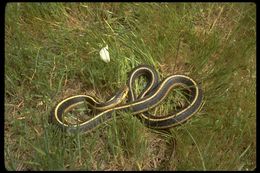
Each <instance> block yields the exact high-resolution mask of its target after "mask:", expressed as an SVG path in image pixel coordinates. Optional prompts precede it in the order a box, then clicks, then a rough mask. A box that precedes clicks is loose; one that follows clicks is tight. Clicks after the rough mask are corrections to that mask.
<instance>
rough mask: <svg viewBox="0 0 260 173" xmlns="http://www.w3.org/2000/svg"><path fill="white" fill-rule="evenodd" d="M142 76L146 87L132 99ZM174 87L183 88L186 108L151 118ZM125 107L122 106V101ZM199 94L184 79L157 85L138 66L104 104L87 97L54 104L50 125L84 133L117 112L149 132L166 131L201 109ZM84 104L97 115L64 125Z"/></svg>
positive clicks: (155, 78)
mask: <svg viewBox="0 0 260 173" xmlns="http://www.w3.org/2000/svg"><path fill="white" fill-rule="evenodd" d="M141 76H145V77H146V79H147V81H148V82H147V84H146V86H145V87H144V89H143V90H142V92H141V93H140V94H139V95H138V96H136V94H135V92H134V91H133V84H134V81H135V80H136V79H138V78H139V77H141ZM175 87H182V88H185V91H186V92H187V93H188V95H189V96H187V100H188V102H189V104H188V105H187V106H185V107H182V108H181V109H178V111H174V112H172V113H170V114H168V115H165V116H158V115H152V114H150V113H148V110H150V109H151V108H155V107H156V106H157V105H159V104H160V103H161V102H162V101H163V100H164V99H165V98H166V96H167V95H168V94H169V92H170V91H171V90H172V89H173V88H175ZM126 98H128V100H127V101H126V103H123V101H124V100H126ZM202 100H203V94H202V90H201V88H200V87H199V85H198V84H197V83H196V82H195V80H193V79H192V78H190V77H188V76H186V75H171V76H168V77H166V78H165V79H163V80H162V81H159V76H158V73H157V72H156V71H155V69H154V68H153V67H151V66H148V65H139V66H137V67H136V68H134V69H133V70H132V71H131V72H130V73H129V79H128V81H127V84H126V85H125V86H124V87H123V88H122V89H121V90H119V91H118V92H117V93H116V94H115V95H114V96H113V97H111V98H110V99H109V100H108V101H107V102H99V101H98V99H96V98H95V97H92V96H90V95H75V96H71V97H68V98H66V99H64V100H62V101H60V102H59V103H57V104H56V105H55V106H54V108H53V109H52V111H51V114H50V122H52V123H54V124H56V125H58V126H59V127H60V128H62V129H65V130H66V131H68V132H72V133H73V132H76V131H80V132H88V131H90V130H91V129H93V128H95V127H96V126H98V125H100V124H102V123H104V122H106V121H108V120H111V119H112V117H113V115H117V114H118V111H128V112H131V113H132V114H133V115H135V116H136V117H137V118H139V119H140V120H141V122H142V123H143V124H144V125H146V126H147V127H149V128H154V129H167V128H170V127H173V126H176V125H178V124H181V123H183V122H185V121H186V120H188V119H189V118H190V117H192V116H193V115H194V114H195V113H196V112H198V110H199V109H200V107H201V105H202ZM83 103H87V104H88V105H89V106H90V107H91V108H92V109H95V110H97V111H98V112H99V113H98V114H97V115H95V116H93V117H92V118H90V119H89V120H86V121H82V122H79V123H77V124H69V123H67V122H66V121H65V120H64V118H63V115H64V113H65V112H67V111H69V110H71V109H72V108H74V107H76V106H77V105H80V104H83Z"/></svg>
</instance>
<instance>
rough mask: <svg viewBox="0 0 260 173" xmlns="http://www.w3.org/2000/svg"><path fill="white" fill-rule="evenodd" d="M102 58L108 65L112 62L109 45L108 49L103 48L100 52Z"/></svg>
mask: <svg viewBox="0 0 260 173" xmlns="http://www.w3.org/2000/svg"><path fill="white" fill-rule="evenodd" d="M99 55H100V58H101V59H102V60H103V61H105V62H106V63H108V62H110V57H109V52H108V45H106V47H103V48H102V49H101V50H100V51H99Z"/></svg>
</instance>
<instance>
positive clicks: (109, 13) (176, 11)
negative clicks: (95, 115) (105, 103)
mask: <svg viewBox="0 0 260 173" xmlns="http://www.w3.org/2000/svg"><path fill="white" fill-rule="evenodd" d="M106 44H107V45H108V46H109V52H110V56H111V62H110V63H109V64H106V63H104V62H102V61H101V60H100V58H99V50H100V49H101V48H102V47H104V46H105V45H106ZM138 64H150V65H153V66H155V67H156V69H157V70H158V71H159V73H160V75H161V78H163V77H165V76H167V75H170V74H186V75H189V76H191V77H193V78H195V79H196V80H197V81H199V82H200V83H201V86H202V89H203V91H204V106H203V108H202V109H201V111H200V112H199V113H197V114H196V115H195V116H194V117H193V118H192V119H190V120H189V121H188V122H187V123H185V124H183V125H180V126H177V127H175V128H172V129H170V130H168V131H165V132H163V131H156V130H151V129H148V128H146V127H144V125H143V124H142V123H141V122H140V121H139V120H138V119H137V118H135V117H133V116H132V115H131V113H130V112H119V113H118V114H119V116H118V117H117V118H113V119H112V120H111V121H109V122H107V123H105V124H102V125H100V126H99V127H98V128H96V129H94V130H92V131H90V132H88V133H87V134H75V135H70V136H69V135H66V134H64V133H61V132H60V131H59V130H57V128H56V127H55V126H53V125H50V124H48V122H47V120H48V116H49V113H50V110H51V108H52V107H53V106H54V105H55V104H56V103H57V102H58V101H60V100H61V99H63V98H65V97H67V96H72V95H75V94H86V93H92V94H95V95H97V96H99V97H100V98H102V99H105V98H108V96H109V95H111V94H113V93H115V92H116V91H117V90H118V89H119V88H121V87H122V86H123V85H124V84H125V82H126V81H127V72H128V71H130V70H131V69H132V68H134V67H135V66H137V65H138ZM171 98H172V97H171ZM167 99H168V100H167V104H163V105H160V106H159V107H158V108H157V110H156V111H158V112H160V113H162V114H163V113H166V112H167V111H168V110H171V109H172V108H171V104H169V103H171V102H170V98H167ZM4 133H5V139H4V141H5V142H4V156H5V167H6V169H8V170H253V169H255V167H256V5H255V4H253V3H8V4H7V6H6V10H5V132H4Z"/></svg>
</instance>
